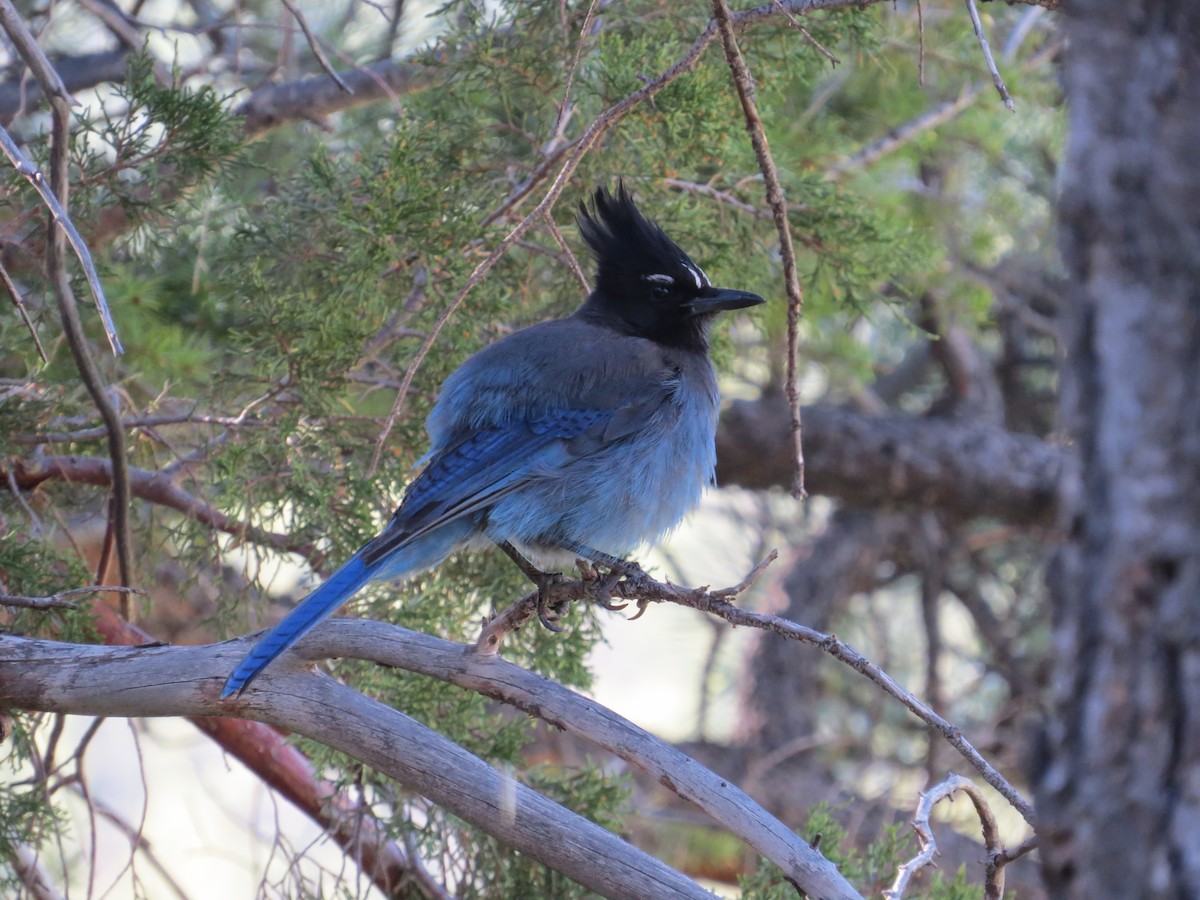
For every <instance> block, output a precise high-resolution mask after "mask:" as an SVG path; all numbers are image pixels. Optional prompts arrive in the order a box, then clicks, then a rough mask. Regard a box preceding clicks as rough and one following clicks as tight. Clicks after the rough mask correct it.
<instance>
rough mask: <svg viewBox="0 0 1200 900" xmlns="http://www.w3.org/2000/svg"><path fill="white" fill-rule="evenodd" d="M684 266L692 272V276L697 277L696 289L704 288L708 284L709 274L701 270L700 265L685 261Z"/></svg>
mask: <svg viewBox="0 0 1200 900" xmlns="http://www.w3.org/2000/svg"><path fill="white" fill-rule="evenodd" d="M683 267H684V268H685V269H687V270H688V271H689V272H691V273H692V277H693V278H695V279H696V290H698V291H700V290H703V289H704V286H705V285H706V284H708V276H707V275H705V274H704V273H703V272H701V271H700V268H699V267H698V266H694V265H692V264H691V263H690V262H684V263H683Z"/></svg>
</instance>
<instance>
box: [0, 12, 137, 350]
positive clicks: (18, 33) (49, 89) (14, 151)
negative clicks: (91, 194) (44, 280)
mask: <svg viewBox="0 0 1200 900" xmlns="http://www.w3.org/2000/svg"><path fill="white" fill-rule="evenodd" d="M0 26H3V28H4V31H5V33H6V34H7V35H8V37H9V40H11V41H12V42H13V46H15V47H16V48H17V52H18V53H20V54H21V58H22V59H23V60H24V61H25V64H26V65H27V66H29V69H30V71H32V72H33V74H34V77H35V78H36V79H37V82H38V84H39V85H40V86H41V88H42V92H43V93H44V94H45V95H46V96H47V97H49V98H50V102H51V106H52V107H55V108H57V107H58V106H61V107H62V108H63V110H64V112H63V115H67V112H66V109H67V107H68V105H70V104H73V103H74V102H75V101H74V99H73V98H72V97H71V95H70V94H68V93H67V89H66V87H65V86H64V85H63V83H62V79H61V78H59V76H58V73H57V72H56V71H54V66H52V65H51V64H50V60H49V59H47V58H46V54H45V53H43V52H42V48H41V47H40V46H39V45H38V42H37V40H36V39H35V38H34V37H33V35H32V34H31V33H30V31H29V29H28V28H27V27H25V23H24V22H23V21H22V20H21V16H20V15H19V14H18V13H17V10H16V7H14V6H13V4H12V0H0ZM0 147H2V148H3V150H4V153H5V155H6V156H7V157H8V158H9V160H10V161H11V162H12V164H13V166H14V167H15V168H16V170H17V171H18V172H20V173H21V175H23V176H25V178H27V179H28V180H29V183H30V184H32V185H33V187H34V190H36V191H37V192H38V194H39V195H40V196H41V198H42V202H43V203H45V204H46V206H47V207H48V208H49V210H50V213H51V215H52V216H53V218H54V221H55V222H57V223H58V224H59V225H61V226H62V228H63V230H64V231H65V232H66V234H67V240H68V241H69V242H70V244H71V249H73V250H74V251H75V255H76V256H77V257H78V258H79V262H80V265H82V266H83V272H84V275H86V276H87V281H88V286H89V287H90V288H91V290H92V296H93V297H94V298H95V300H96V308H97V309H98V310H99V311H100V320H101V321H102V322H103V323H104V331H105V334H107V335H108V343H109V345H110V346H111V347H112V351H113V353H115V354H117V355H118V356H119V355H120V354H122V353H124V352H125V349H124V347H122V345H121V339H120V337H119V336H118V335H117V327H116V325H115V324H114V323H113V320H112V314H111V313H110V312H109V309H108V300H107V299H105V296H104V287H103V286H102V285H101V284H100V276H99V274H97V272H96V266H95V264H94V263H93V262H92V254H91V253H90V252H89V251H88V248H87V244H86V243H84V240H83V238H82V237H81V236H80V234H79V232H78V231H77V230H76V228H75V225H74V223H72V221H71V219H70V217H69V216H68V215H67V211H66V204H65V202H63V203H60V202H59V196H58V194H57V193H56V192H55V191H54V190H53V188H52V187H51V186H50V185H48V184H46V179H45V178H44V177H43V176H42V173H41V172H40V171H39V170H38V168H37V166H35V165H34V164H33V163H32V162H30V160H29V159H28V158H27V157H26V156H25V154H24V153H22V152H21V148H20V147H18V146H17V144H16V142H15V141H14V140H13V139H12V138H11V137H10V136H9V134H8V132H7V131H6V130H4V128H3V127H0ZM65 149H66V148H64V152H65ZM51 174H53V173H51Z"/></svg>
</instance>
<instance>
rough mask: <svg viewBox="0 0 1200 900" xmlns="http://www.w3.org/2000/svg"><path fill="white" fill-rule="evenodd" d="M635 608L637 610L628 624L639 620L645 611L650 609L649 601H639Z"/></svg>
mask: <svg viewBox="0 0 1200 900" xmlns="http://www.w3.org/2000/svg"><path fill="white" fill-rule="evenodd" d="M637 608H638V611H637V612H636V613H634V614H633V615H632V616H630V617H629V621H630V622H636V621H637V620H638V619H640V618H641V617H642V616H643V615H644V614H645V612H646V610H647V609H649V608H650V601H649V600H639V601H638V602H637Z"/></svg>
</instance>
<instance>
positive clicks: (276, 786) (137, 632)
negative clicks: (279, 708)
mask: <svg viewBox="0 0 1200 900" xmlns="http://www.w3.org/2000/svg"><path fill="white" fill-rule="evenodd" d="M92 612H93V613H94V615H95V621H94V625H95V628H96V631H97V632H98V633H99V634H100V635H101V636H102V637H103V638H104V640H105V642H106V643H107V644H109V645H112V646H133V647H138V646H152V645H155V644H156V642H155V641H154V639H153V638H152V637H151V636H150V635H149V634H148V633H147V632H145V631H143V630H142V629H140V628H138V627H137V626H136V625H131V624H130V623H129V622H126V621H125V620H124V619H122V618H121V617H120V616H118V615H117V613H116V611H115V610H113V609H112V607H110V606H107V605H104V604H97V605H96V606H93V607H92ZM3 653H4V649H3V645H2V644H0V656H3ZM5 691H6V682H5V679H4V677H3V674H2V673H0V696H3V695H4V694H5ZM188 721H190V722H191V723H192V724H193V725H195V726H196V727H197V728H198V729H199V730H200V731H202V732H203V733H204V734H206V735H208V737H209V738H211V739H212V740H213V741H214V742H215V743H216V744H217V746H219V747H220V748H221V749H222V750H224V751H225V752H226V753H228V754H229V755H230V756H232V757H234V758H235V759H237V760H240V761H241V763H242V765H244V766H245V767H246V768H247V769H249V770H250V771H251V772H253V773H254V774H255V775H256V776H257V777H258V778H259V779H261V780H262V782H263V784H265V785H267V787H269V788H271V789H272V790H274V791H275V792H276V793H278V794H279V795H280V796H282V797H283V798H285V799H286V800H287V801H288V802H290V803H291V804H292V805H293V806H295V807H296V808H297V809H298V810H300V812H302V813H303V814H304V815H306V816H308V817H309V818H310V819H311V820H312V821H313V822H314V823H315V824H316V825H317V827H319V828H323V829H325V830H326V831H328V832H329V834H330V836H331V837H332V838H333V840H334V841H335V842H336V843H337V844H338V846H340V847H341V848H342V849H343V850H344V851H345V854H346V856H347V857H348V858H349V859H352V860H354V861H355V862H356V863H357V864H358V866H359V868H360V870H361V871H362V872H364V873H365V874H366V875H367V876H368V877H369V878H370V879H371V880H372V881H373V882H374V883H375V884H376V885H378V887H379V888H380V890H382V891H384V892H385V893H388V894H389V895H390V893H391V892H392V891H394V890H395V889H396V888H397V887H398V886H400V885H402V884H416V885H417V889H418V890H419V891H421V892H422V893H423V894H424V895H425V896H428V897H437V896H438V894H437V891H436V890H435V889H431V888H428V887H427V886H426V885H425V884H423V883H422V879H421V877H420V875H419V872H420V865H419V862H418V861H417V860H416V859H410V857H409V855H408V854H406V853H405V852H404V850H403V849H401V847H400V845H399V844H397V843H396V842H395V841H393V840H391V839H390V838H389V837H388V836H387V834H386V833H385V832H384V830H383V827H382V825H381V824H380V823H379V821H378V820H376V818H375V816H374V814H373V813H372V812H371V811H370V810H369V809H367V808H366V807H364V806H363V805H362V804H361V803H360V802H358V801H356V800H355V799H354V798H353V797H352V796H350V795H349V794H347V793H346V792H345V791H342V790H340V789H339V788H338V787H337V786H336V785H334V784H331V783H330V782H328V781H325V780H324V779H322V778H319V777H318V776H317V773H316V772H315V771H314V770H313V766H312V763H311V762H309V759H308V757H307V756H305V755H304V754H303V753H302V752H301V751H300V750H299V748H297V747H296V746H294V745H293V744H292V743H291V742H289V740H288V739H287V738H286V737H285V736H284V735H282V734H280V733H279V732H278V731H276V730H275V729H274V728H271V727H270V726H268V725H264V724H262V723H261V722H248V721H246V720H244V719H230V718H217V717H214V716H193V717H191V718H190V719H188Z"/></svg>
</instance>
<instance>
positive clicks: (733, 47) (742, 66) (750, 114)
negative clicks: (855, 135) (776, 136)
mask: <svg viewBox="0 0 1200 900" xmlns="http://www.w3.org/2000/svg"><path fill="white" fill-rule="evenodd" d="M775 6H776V7H777V8H778V9H779V10H780V12H782V13H783V14H784V15H786V16H787V17H788V18H789V19H792V21H795V20H794V19H793V18H792V15H791V13H789V12H788V11H787V9H786V8H785V7H784V5H783V3H782V2H781V0H775ZM712 10H713V17H714V18H715V20H716V22H717V25H718V26H719V28H720V30H721V41H722V43H723V45H724V47H725V61H726V62H727V63H728V64H729V69H730V71H731V72H732V73H733V83H734V86H735V87H736V88H737V94H738V99H740V100H741V102H742V114H743V115H744V116H745V118H746V130H747V131H749V132H750V142H751V143H752V144H753V145H754V155H755V156H756V157H757V158H758V166H759V168H760V169H761V170H762V173H763V181H764V182H765V183H766V188H767V202H768V203H769V204H770V205H771V211H772V212H773V213H774V216H775V229H776V231H778V232H779V253H780V256H781V257H782V258H783V281H784V287H785V288H786V290H787V295H788V310H787V323H788V328H787V334H788V338H787V378H786V381H787V397H788V408H789V410H790V412H791V418H792V442H793V444H794V449H795V453H796V471H795V475H794V476H793V478H792V496H794V497H796V499H798V500H799V499H803V498H804V497H805V496H806V495H807V492H806V491H805V490H804V443H803V441H802V440H801V419H800V376H799V368H798V357H799V348H798V346H797V345H798V343H799V340H800V314H801V313H802V312H803V311H804V291H803V289H802V288H801V287H800V278H799V276H798V275H797V272H796V248H795V247H794V246H793V245H792V227H791V224H790V223H789V222H788V214H787V199H786V198H785V197H784V195H783V186H782V185H781V184H780V183H779V170H778V169H777V168H776V166H775V159H774V158H773V157H772V156H771V146H770V144H769V143H768V142H767V133H766V129H764V128H763V123H762V118H761V117H760V116H759V114H758V104H757V103H755V100H754V76H753V75H751V74H750V67H749V66H747V65H746V60H745V57H743V56H742V51H741V49H740V48H739V47H738V45H737V38H736V36H735V35H734V33H733V23H732V21H730V13H729V6H728V5H727V4H726V2H725V0H712ZM809 37H810V38H811V35H810V36H809ZM818 46H819V45H818Z"/></svg>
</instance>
